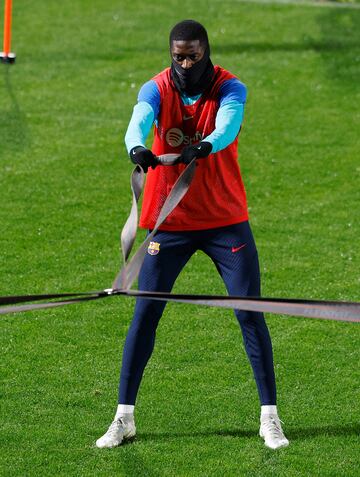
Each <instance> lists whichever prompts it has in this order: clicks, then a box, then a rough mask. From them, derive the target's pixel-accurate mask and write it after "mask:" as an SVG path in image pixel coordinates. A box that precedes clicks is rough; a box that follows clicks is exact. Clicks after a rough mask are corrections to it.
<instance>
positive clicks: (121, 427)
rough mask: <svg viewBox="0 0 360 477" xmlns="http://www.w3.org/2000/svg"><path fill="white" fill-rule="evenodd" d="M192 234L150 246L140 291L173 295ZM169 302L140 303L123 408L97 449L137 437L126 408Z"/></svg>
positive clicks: (122, 388)
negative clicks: (123, 410) (124, 410)
mask: <svg viewBox="0 0 360 477" xmlns="http://www.w3.org/2000/svg"><path fill="white" fill-rule="evenodd" d="M192 242H193V241H192V234H191V233H186V232H179V233H178V232H161V231H160V232H158V233H157V234H156V235H155V237H154V240H153V242H152V244H151V245H150V246H149V249H148V253H147V255H146V257H145V260H144V263H143V265H142V268H141V271H140V275H139V290H143V291H163V292H170V291H171V289H172V287H173V284H174V282H175V280H176V278H177V277H178V275H179V273H180V272H181V270H182V268H183V267H184V266H185V264H186V262H187V261H188V260H189V258H190V257H191V255H192V254H193V253H194V251H195V246H194V245H193V243H192ZM165 304H166V303H165V302H161V301H155V300H145V299H143V298H139V299H138V300H137V301H136V305H135V311H134V317H133V320H132V323H131V325H130V328H129V331H128V334H127V337H126V340H125V346H124V350H123V358H122V368H121V373H120V384H119V400H118V402H119V406H118V412H117V414H116V416H115V419H114V421H113V423H112V424H111V425H110V427H109V429H108V431H107V433H106V434H104V436H102V437H101V438H100V439H98V440H97V441H96V445H97V447H115V446H118V445H120V444H121V443H122V442H123V441H124V440H126V439H128V438H131V437H134V435H135V424H134V421H133V414H132V413H131V412H130V413H125V412H124V413H123V412H122V409H132V410H133V408H134V405H135V401H136V396H137V393H138V389H139V386H140V382H141V378H142V375H143V372H144V369H145V366H146V364H147V362H148V360H149V358H150V356H151V354H152V351H153V349H154V344H155V335H156V328H157V325H158V323H159V320H160V318H161V315H162V313H163V311H164V308H165Z"/></svg>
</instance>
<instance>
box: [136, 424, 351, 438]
mask: <svg viewBox="0 0 360 477" xmlns="http://www.w3.org/2000/svg"><path fill="white" fill-rule="evenodd" d="M285 431H286V435H287V436H288V437H289V439H290V440H302V439H307V438H311V437H320V436H333V437H339V436H344V437H345V436H351V435H359V434H360V424H347V425H344V426H332V425H327V426H322V427H306V428H296V429H293V430H292V429H286V428H285ZM258 432H259V429H258V428H257V427H256V428H252V429H250V428H248V429H209V430H205V431H200V432H196V431H195V432H144V433H140V434H139V436H138V440H139V441H145V442H146V441H164V440H169V439H181V438H187V437H188V438H199V437H203V438H206V437H247V438H249V437H257V436H258Z"/></svg>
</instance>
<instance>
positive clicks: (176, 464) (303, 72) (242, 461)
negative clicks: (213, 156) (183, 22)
mask: <svg viewBox="0 0 360 477" xmlns="http://www.w3.org/2000/svg"><path fill="white" fill-rule="evenodd" d="M187 17H190V18H191V17H195V18H197V19H198V20H199V21H202V22H203V23H204V24H205V25H206V26H207V28H208V31H209V35H210V39H211V44H212V58H213V60H214V62H215V63H219V64H221V65H222V66H224V67H225V68H227V69H229V70H230V71H232V72H234V73H236V74H237V75H239V77H240V78H241V79H242V80H243V81H244V82H245V83H246V84H247V86H248V92H249V97H248V103H247V108H246V120H245V126H244V129H243V132H242V134H241V139H240V145H239V156H240V164H241V168H242V172H243V176H244V180H245V183H246V186H247V193H248V200H249V206H250V213H251V223H252V227H253V231H254V235H255V237H256V241H257V245H258V249H259V254H260V259H261V270H262V277H263V295H264V296H283V297H285V296H288V297H299V298H300V297H308V298H319V299H344V300H357V301H359V293H358V290H359V285H360V274H359V270H360V258H359V241H358V236H359V212H360V210H359V203H360V192H359V191H360V188H359V179H360V165H359V155H358V151H359V107H358V105H359V99H360V91H359V81H358V78H359V73H360V71H359V65H360V47H359V45H360V28H359V27H360V10H359V9H356V8H342V9H338V8H330V7H329V8H327V7H324V6H321V7H317V6H313V5H311V4H304V5H286V4H276V3H274V4H272V3H265V4H257V3H254V2H248V3H247V2H241V1H238V2H234V1H229V0H222V1H221V2H220V1H219V0H212V1H211V2H210V3H209V2H206V1H205V0H199V1H198V2H196V4H194V2H192V1H191V2H190V1H189V0H183V1H182V2H181V8H180V7H179V4H178V2H175V1H174V0H166V1H165V0H161V1H158V2H153V3H152V4H151V6H149V4H148V3H146V2H142V1H139V0H133V1H132V2H128V1H125V0H122V1H115V0H108V1H107V2H102V1H100V0H93V1H91V2H89V1H86V0H78V1H77V2H71V1H70V0H63V1H62V2H52V1H51V2H50V1H48V0H38V1H36V2H35V1H31V0H29V1H22V2H14V12H13V50H14V51H15V52H16V53H17V61H16V64H15V65H13V66H10V67H9V66H5V65H0V134H1V147H0V159H1V161H0V191H1V196H0V197H1V207H0V227H1V235H0V250H1V252H0V253H1V260H0V287H1V294H14V293H19V294H20V293H37V292H40V293H41V292H56V291H72V290H79V291H84V290H91V289H98V288H105V287H108V286H110V284H111V283H112V280H113V278H114V276H115V274H116V272H117V270H118V268H119V265H120V261H119V260H120V259H119V249H118V235H119V229H120V227H121V225H122V224H123V222H124V219H125V217H126V214H127V213H128V210H129V201H130V191H129V186H128V178H129V174H130V172H131V164H130V163H129V161H128V160H127V157H126V154H125V149H124V145H123V136H124V133H125V130H126V126H127V122H128V120H129V117H130V114H131V110H132V106H133V104H134V102H135V101H136V95H137V90H138V88H139V87H140V86H141V84H142V83H143V82H144V81H146V80H147V79H149V78H150V77H151V76H152V75H153V74H155V73H156V72H157V71H159V70H160V69H161V68H163V67H165V66H167V65H168V62H169V58H168V52H167V36H168V32H169V29H170V27H171V26H172V25H173V24H174V23H175V22H177V21H178V20H180V19H183V18H187ZM0 21H2V18H0ZM175 290H176V291H178V292H185V293H186V292H198V293H224V288H223V285H222V283H221V281H220V280H219V278H218V277H217V275H216V273H215V270H214V269H213V266H212V264H211V263H210V261H209V260H208V259H207V258H206V257H205V256H203V255H201V254H198V255H196V256H195V257H194V258H193V260H192V261H191V262H190V263H189V264H188V267H187V268H186V270H185V271H184V272H183V274H182V275H181V276H180V278H179V280H178V282H177V284H176V288H175ZM132 309H133V302H132V300H125V299H115V298H114V299H109V300H107V301H104V302H101V303H100V302H97V303H91V304H83V305H73V306H71V307H67V308H63V309H57V310H48V311H46V310H45V311H40V312H32V313H27V314H19V315H6V316H3V317H2V318H1V322H0V330H1V333H0V336H1V338H0V339H1V350H2V359H1V380H2V386H1V434H0V436H1V437H0V439H1V452H0V459H1V471H0V472H1V475H4V476H5V475H6V476H7V475H8V476H24V475H26V476H35V475H36V476H43V475H44V476H48V475H63V476H70V475H81V476H93V475H99V476H107V475H119V476H150V477H151V476H154V477H155V476H212V475H214V476H215V475H216V476H219V475H224V476H271V475H276V476H287V477H288V476H291V477H292V476H344V477H345V476H346V477H350V476H358V475H359V468H360V459H359V433H360V427H359V397H360V396H359V377H360V376H359V362H360V355H359V337H360V330H359V327H358V326H357V325H356V324H351V323H335V322H328V321H320V320H319V321H317V320H308V319H305V318H304V319H302V318H293V317H284V316H274V315H271V316H270V315H269V316H268V324H269V328H270V330H271V334H272V338H273V345H274V353H275V362H276V373H277V378H278V390H279V402H278V404H279V409H280V412H281V417H282V420H283V421H284V422H285V425H284V426H285V429H286V432H287V435H288V437H289V439H290V441H291V445H290V447H289V448H288V449H286V450H281V451H279V452H272V451H270V450H267V449H266V448H265V447H264V446H263V444H262V442H261V440H260V439H259V437H258V436H257V432H258V411H259V406H258V401H257V395H256V390H255V385H254V381H253V378H252V375H251V371H250V367H249V364H248V362H247V358H246V356H245V353H244V349H243V345H242V340H241V335H240V332H239V330H238V326H237V324H236V322H235V318H234V317H233V315H232V313H231V312H229V311H220V310H216V309H207V308H196V307H194V306H185V305H175V304H174V305H168V308H167V311H166V313H165V315H164V317H163V319H162V321H161V324H160V327H159V330H158V336H157V346H156V349H155V352H154V355H153V357H152V359H151V361H150V363H149V366H148V367H147V369H146V372H145V376H144V380H143V384H142V387H141V391H140V394H139V399H138V405H137V413H136V418H137V427H138V438H137V440H136V441H135V443H134V444H131V445H126V446H124V447H122V448H118V449H115V450H111V451H105V452H104V451H99V450H98V449H96V448H95V447H94V442H95V440H96V438H98V437H99V436H100V435H101V434H102V433H103V432H104V431H105V429H106V428H107V426H108V424H109V423H110V420H111V418H112V415H113V412H114V409H115V405H116V395H117V382H118V373H119V367H120V362H121V349H122V346H123V343H124V339H125V335H126V330H127V328H128V325H129V322H130V319H131V313H132Z"/></svg>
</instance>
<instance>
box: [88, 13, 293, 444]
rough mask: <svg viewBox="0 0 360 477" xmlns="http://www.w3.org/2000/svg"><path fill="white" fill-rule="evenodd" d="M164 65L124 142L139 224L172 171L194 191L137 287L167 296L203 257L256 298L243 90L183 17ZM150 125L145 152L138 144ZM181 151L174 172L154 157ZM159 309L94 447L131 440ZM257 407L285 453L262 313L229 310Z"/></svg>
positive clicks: (269, 437)
mask: <svg viewBox="0 0 360 477" xmlns="http://www.w3.org/2000/svg"><path fill="white" fill-rule="evenodd" d="M170 55H171V67H170V68H166V69H165V70H164V71H162V72H161V73H159V74H157V75H156V76H155V77H154V78H152V79H151V80H150V81H148V82H147V83H145V84H144V85H143V86H142V88H141V89H140V92H139V95H138V103H137V104H136V106H135V107H134V111H133V115H132V118H131V120H130V123H129V127H128V130H127V133H126V136H125V143H126V147H127V150H128V153H129V155H130V159H131V160H132V161H133V162H134V163H135V164H139V165H140V166H141V167H142V168H143V169H144V171H145V172H147V179H146V185H145V191H144V199H143V206H142V212H141V218H140V226H141V227H143V228H146V229H150V230H151V229H152V228H153V227H154V225H155V222H156V219H157V217H158V214H159V211H160V209H161V207H162V205H163V203H164V201H165V199H166V197H167V195H168V194H169V191H170V190H171V188H172V186H173V184H174V183H175V181H176V179H177V178H178V176H179V174H180V173H181V172H182V171H183V170H184V168H185V167H186V165H187V164H189V163H190V162H191V161H192V160H193V159H194V158H196V160H197V165H198V167H197V168H196V172H195V177H194V179H193V182H192V184H191V187H190V189H189V191H188V193H187V194H186V195H185V197H184V198H183V199H182V201H181V202H180V204H179V205H178V207H177V208H176V209H175V210H174V211H173V212H172V213H171V214H170V215H169V217H168V218H167V219H166V221H165V222H164V223H163V225H162V226H161V227H160V230H159V231H158V233H157V234H156V235H155V238H154V241H153V242H151V243H150V245H149V248H148V254H147V255H146V258H145V260H144V263H143V265H142V268H141V271H140V275H139V289H140V290H147V291H163V292H170V291H171V289H172V287H173V284H174V282H175V280H176V278H177V276H178V275H179V273H180V271H181V270H182V268H183V267H184V266H185V264H186V263H187V261H188V260H189V259H190V257H191V256H192V255H193V254H194V253H195V252H196V251H197V250H202V251H203V252H204V253H205V254H207V255H208V256H209V257H210V258H211V259H212V261H213V262H214V264H215V266H216V268H217V271H218V272H219V274H220V276H221V278H222V279H223V281H224V283H225V286H226V288H227V291H228V293H229V294H231V295H240V296H259V295H260V276H259V265H258V257H257V251H256V246H255V243H254V239H253V236H252V233H251V229H250V226H249V222H248V212H247V204H246V196H245V189H244V186H243V182H242V178H241V174H240V169H239V165H238V161H237V145H238V134H239V132H240V128H241V124H242V120H243V115H244V105H245V101H246V88H245V85H244V84H243V83H241V82H240V81H239V79H237V78H236V76H234V75H233V74H231V73H229V72H228V71H226V70H225V69H223V68H221V67H220V66H213V64H212V62H211V60H210V46H209V41H208V35H207V32H206V30H205V28H204V27H203V26H202V25H201V24H199V23H198V22H196V21H193V20H185V21H182V22H180V23H178V24H177V25H175V26H174V28H173V29H172V30H171V33H170ZM153 124H155V134H154V142H153V146H152V149H151V150H150V149H147V148H146V146H145V141H146V138H147V136H148V134H149V132H150V130H151V128H152V126H153ZM166 153H178V154H180V163H179V164H177V165H174V166H162V165H156V160H155V156H157V155H161V154H166ZM164 307H165V303H164V302H160V301H154V300H145V299H141V298H140V299H138V300H137V302H136V305H135V311H134V317H133V321H132V323H131V326H130V329H129V331H128V334H127V337H126V341H125V346H124V351H123V360H122V369H121V375H120V385H119V400H118V403H119V404H118V408H117V411H116V414H115V418H114V421H113V422H112V424H111V425H110V427H109V429H108V431H107V432H106V433H105V434H104V435H103V436H102V437H100V438H99V439H98V440H97V441H96V445H97V447H100V448H103V447H115V446H118V445H120V444H121V443H123V442H124V441H126V440H128V439H130V438H132V437H134V436H135V433H136V429H135V423H134V407H135V401H136V395H137V392H138V389H139V386H140V381H141V378H142V375H143V371H144V368H145V366H146V364H147V362H148V360H149V358H150V356H151V353H152V351H153V348H154V342H155V333H156V328H157V325H158V323H159V320H160V317H161V315H162V313H163V310H164ZM235 315H236V318H237V320H238V322H239V325H240V327H241V331H242V334H243V339H244V345H245V349H246V352H247V355H248V358H249V360H250V363H251V366H252V369H253V373H254V377H255V381H256V384H257V389H258V394H259V398H260V403H261V415H260V436H261V437H263V438H264V440H265V445H266V446H268V447H270V448H271V449H277V448H280V447H285V446H287V445H288V444H289V441H288V440H287V439H286V437H285V436H284V433H283V431H282V428H281V423H280V419H279V417H278V413H277V407H276V385H275V374H274V366H273V355H272V345H271V340H270V336H269V332H268V328H267V326H266V323H265V320H264V316H263V314H262V313H255V312H248V311H241V310H236V311H235Z"/></svg>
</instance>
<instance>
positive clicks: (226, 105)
mask: <svg viewBox="0 0 360 477" xmlns="http://www.w3.org/2000/svg"><path fill="white" fill-rule="evenodd" d="M245 102H246V86H245V85H244V84H243V83H241V81H239V80H238V79H237V78H233V79H230V80H228V81H225V82H224V83H223V84H222V85H221V87H220V91H219V106H220V107H219V109H218V112H217V114H216V118H215V129H214V131H213V132H212V133H211V134H209V135H208V136H206V137H205V138H204V139H202V141H201V142H199V143H198V144H194V145H191V146H187V147H185V148H184V149H183V150H182V153H181V156H180V162H183V163H185V164H189V162H191V160H192V159H193V158H194V157H195V158H198V159H199V158H201V157H207V156H208V155H209V154H214V153H215V152H218V151H221V150H222V149H225V148H226V147H227V146H229V144H231V143H232V142H233V141H234V140H235V138H236V136H237V135H238V134H239V132H240V128H241V124H242V121H243V117H244V107H245Z"/></svg>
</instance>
